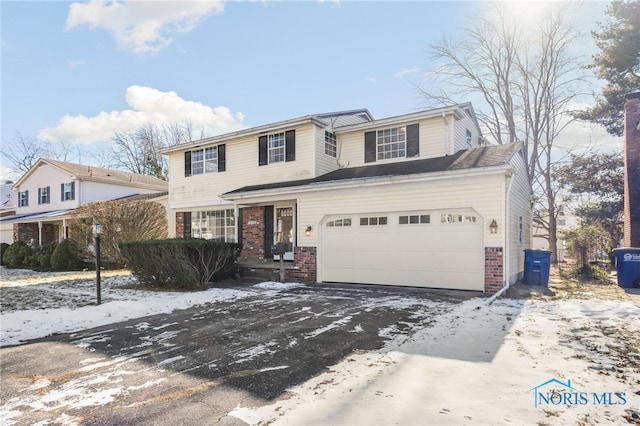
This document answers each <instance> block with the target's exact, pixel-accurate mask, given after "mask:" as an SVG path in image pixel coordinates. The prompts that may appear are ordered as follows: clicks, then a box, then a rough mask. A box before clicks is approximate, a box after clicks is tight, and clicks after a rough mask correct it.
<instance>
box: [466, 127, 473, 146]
mask: <svg viewBox="0 0 640 426" xmlns="http://www.w3.org/2000/svg"><path fill="white" fill-rule="evenodd" d="M471 142H472V136H471V131H470V130H467V148H472V147H473V144H472V143H471Z"/></svg>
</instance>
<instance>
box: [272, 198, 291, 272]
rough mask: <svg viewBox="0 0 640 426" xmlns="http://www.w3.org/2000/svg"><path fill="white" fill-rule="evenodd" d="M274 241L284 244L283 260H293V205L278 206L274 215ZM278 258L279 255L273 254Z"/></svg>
mask: <svg viewBox="0 0 640 426" xmlns="http://www.w3.org/2000/svg"><path fill="white" fill-rule="evenodd" d="M275 231H276V232H275V233H274V243H278V244H284V245H285V247H286V252H285V254H284V260H293V207H278V208H276V215H275ZM273 258H274V259H276V260H280V256H278V255H274V256H273Z"/></svg>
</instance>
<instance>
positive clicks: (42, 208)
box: [16, 164, 80, 214]
mask: <svg viewBox="0 0 640 426" xmlns="http://www.w3.org/2000/svg"><path fill="white" fill-rule="evenodd" d="M71 182H73V177H71V176H70V175H69V173H66V172H63V171H61V170H60V169H58V168H56V167H51V166H49V165H47V164H44V165H41V166H39V167H37V168H36V169H34V170H32V171H31V173H30V174H29V176H28V178H27V179H25V180H24V182H23V183H22V184H21V185H20V187H16V191H17V192H18V194H17V197H18V198H17V199H16V206H17V207H16V212H17V213H18V214H25V213H36V212H46V211H52V210H61V209H74V208H76V207H79V206H80V197H79V194H80V182H76V184H75V200H68V201H62V200H61V198H62V194H61V193H60V185H61V184H63V183H71ZM47 186H48V187H49V189H50V191H51V193H50V195H49V203H48V204H38V188H45V187H47ZM27 190H28V191H29V205H28V206H27V207H20V206H19V200H20V196H19V193H20V192H23V191H27Z"/></svg>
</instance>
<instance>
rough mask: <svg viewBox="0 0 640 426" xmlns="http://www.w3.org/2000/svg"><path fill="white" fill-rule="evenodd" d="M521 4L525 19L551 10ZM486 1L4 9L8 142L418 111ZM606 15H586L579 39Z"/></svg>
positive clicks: (87, 142)
mask: <svg viewBox="0 0 640 426" xmlns="http://www.w3.org/2000/svg"><path fill="white" fill-rule="evenodd" d="M522 4H523V8H522V10H523V11H524V12H523V13H524V16H529V15H535V12H536V11H537V10H539V9H541V8H543V7H544V5H543V4H536V5H533V6H532V5H531V4H525V3H522ZM485 5H486V3H484V2H481V1H475V2H463V1H453V2H435V1H413V2H391V1H385V2H383V1H376V2H363V1H341V2H336V1H298V2H289V1H282V2H277V1H274V2H271V1H268V2H260V1H253V2H252V1H246V2H235V1H227V2H225V1H213V2H200V3H189V2H174V1H159V2H148V1H126V0H121V1H117V2H111V1H109V2H97V1H92V2H63V1H43V2H33V1H2V2H1V4H0V7H1V8H2V9H1V10H0V12H1V15H2V70H1V71H2V105H1V107H2V110H1V115H2V143H3V144H7V143H11V141H13V140H15V139H16V136H17V135H18V134H20V135H22V136H23V137H37V138H39V139H43V140H44V139H47V140H49V141H52V142H57V141H65V142H67V143H75V144H78V145H79V146H81V147H82V149H84V150H89V151H90V150H91V149H92V147H97V146H98V145H97V144H98V143H100V142H102V143H104V142H108V141H109V140H110V136H111V135H112V134H113V132H114V131H127V130H132V129H135V128H137V127H139V126H140V125H143V124H145V123H149V122H168V121H185V120H186V119H189V120H191V121H192V123H193V124H194V125H195V126H196V127H198V126H200V127H201V128H203V129H205V131H206V133H207V134H208V135H211V134H216V133H217V134H219V133H224V132H227V131H232V130H237V129H238V128H242V127H251V126H256V125H261V124H266V123H270V122H275V121H279V120H285V119H289V118H294V117H299V116H303V115H307V114H314V113H321V112H328V111H340V110H348V109H354V108H368V109H369V111H370V112H371V113H372V114H373V116H374V117H376V118H383V117H387V116H393V115H400V114H404V113H409V112H414V111H416V110H418V109H420V108H423V107H424V100H423V99H422V98H421V97H420V95H419V93H418V90H417V89H416V87H415V84H416V83H419V81H420V76H421V75H423V74H424V73H425V72H427V71H430V70H433V69H434V68H435V67H436V66H437V64H436V63H434V62H433V61H432V60H431V58H430V57H429V53H428V45H429V43H433V42H435V41H437V40H439V39H441V38H442V37H456V35H458V34H459V29H460V28H461V27H463V26H465V25H466V24H467V23H468V22H469V20H470V19H471V16H472V15H473V13H475V12H477V11H478V10H480V9H481V8H482V7H484V6H485ZM605 6H606V3H604V2H589V3H587V5H586V7H582V8H581V9H580V11H581V12H580V13H581V14H584V16H579V17H578V18H579V19H578V20H579V21H580V23H581V25H583V26H584V28H583V30H585V31H588V30H589V29H595V28H596V24H595V22H596V20H602V19H603V18H604V15H603V11H604V9H605ZM592 44H593V43H592V40H591V38H590V36H588V37H586V38H585V44H584V45H583V46H587V47H588V46H591V45H592ZM583 46H581V48H582V47H583ZM469 100H471V99H460V100H459V101H460V102H465V101H469ZM476 108H477V106H476ZM599 134H600V135H601V134H602V133H599ZM598 137H600V136H598ZM100 146H103V145H100ZM84 160H85V162H87V163H90V162H91V160H90V159H89V158H87V157H85V158H84ZM1 166H2V169H1V171H2V173H0V174H3V175H4V174H6V172H7V170H6V167H7V164H5V162H4V160H3V161H2V164H1Z"/></svg>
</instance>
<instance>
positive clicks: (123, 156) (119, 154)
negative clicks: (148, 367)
mask: <svg viewBox="0 0 640 426" xmlns="http://www.w3.org/2000/svg"><path fill="white" fill-rule="evenodd" d="M202 138H204V134H203V133H202V132H200V134H199V135H196V134H195V131H194V129H193V126H192V124H191V123H190V122H186V123H171V124H162V125H158V124H146V125H144V126H141V127H139V128H137V129H135V130H132V131H128V132H116V133H115V135H114V136H113V138H112V142H113V158H112V160H113V162H114V163H115V164H114V167H115V168H119V169H123V170H128V171H130V172H132V173H140V174H145V175H151V176H155V177H159V178H161V179H166V178H167V171H168V165H167V164H166V159H165V158H164V157H163V156H162V154H160V151H161V150H162V148H165V147H168V146H174V145H178V144H181V143H185V142H190V141H192V140H196V139H202Z"/></svg>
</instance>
